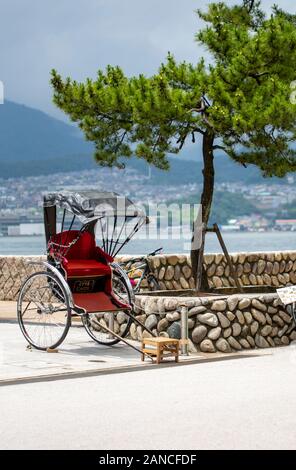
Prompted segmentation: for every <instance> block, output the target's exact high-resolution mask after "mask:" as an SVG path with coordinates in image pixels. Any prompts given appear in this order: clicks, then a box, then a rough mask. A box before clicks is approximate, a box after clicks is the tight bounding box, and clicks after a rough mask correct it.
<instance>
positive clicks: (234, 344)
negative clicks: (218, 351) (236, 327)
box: [227, 336, 242, 351]
mask: <svg viewBox="0 0 296 470" xmlns="http://www.w3.org/2000/svg"><path fill="white" fill-rule="evenodd" d="M227 341H228V343H229V344H230V346H231V347H232V348H233V349H236V350H237V351H240V350H241V349H242V347H241V345H240V344H239V342H238V341H237V340H236V339H235V338H234V337H233V336H229V338H228V340H227Z"/></svg>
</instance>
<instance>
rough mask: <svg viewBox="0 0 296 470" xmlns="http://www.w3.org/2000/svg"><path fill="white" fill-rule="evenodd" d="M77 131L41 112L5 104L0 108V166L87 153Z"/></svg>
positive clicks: (88, 150)
mask: <svg viewBox="0 0 296 470" xmlns="http://www.w3.org/2000/svg"><path fill="white" fill-rule="evenodd" d="M92 148H93V147H92V145H91V144H90V143H88V142H85V141H84V140H83V139H82V138H81V135H80V134H79V131H78V129H77V128H75V127H74V126H70V125H68V124H66V123H64V122H62V121H60V120H58V119H55V118H53V117H51V116H49V115H47V114H45V113H43V112H42V111H39V110H37V109H33V108H29V107H28V106H24V105H20V104H17V103H13V102H12V101H5V103H4V104H3V105H0V163H1V164H4V163H11V162H16V161H17V162H21V161H23V162H28V161H35V160H38V161H42V160H46V159H52V158H58V157H63V156H65V155H70V154H81V153H91V152H92Z"/></svg>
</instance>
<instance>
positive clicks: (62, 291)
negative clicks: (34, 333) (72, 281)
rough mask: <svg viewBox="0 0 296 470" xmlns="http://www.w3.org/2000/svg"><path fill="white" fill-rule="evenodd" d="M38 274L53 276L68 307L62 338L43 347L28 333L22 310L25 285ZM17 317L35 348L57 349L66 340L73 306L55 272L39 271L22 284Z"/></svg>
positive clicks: (24, 333) (27, 339)
mask: <svg viewBox="0 0 296 470" xmlns="http://www.w3.org/2000/svg"><path fill="white" fill-rule="evenodd" d="M37 276H46V277H47V278H51V279H52V280H53V281H54V282H56V284H57V285H58V288H59V289H60V291H61V293H62V294H63V295H64V299H65V304H66V309H67V316H66V322H65V328H64V331H63V333H62V335H61V336H60V338H59V339H58V340H57V341H56V342H54V343H53V344H48V345H46V346H44V347H41V346H40V345H38V344H36V343H34V341H33V340H32V339H31V338H30V336H29V335H28V333H27V330H26V327H25V325H24V322H23V316H22V310H21V302H22V296H23V294H24V290H25V287H26V285H27V283H28V282H29V281H30V280H31V279H33V278H34V277H37ZM17 319H18V324H19V327H20V329H21V332H22V334H23V335H24V337H25V339H26V341H27V342H28V343H29V344H30V345H31V346H33V347H34V348H35V349H38V350H40V351H46V350H47V349H56V348H57V347H58V346H59V345H60V344H61V343H62V342H63V341H64V339H65V338H66V336H67V334H68V331H69V328H70V326H71V307H70V304H69V299H68V297H67V293H66V291H65V289H64V286H63V285H62V283H61V282H60V280H59V279H58V278H57V277H56V276H55V275H54V274H53V273H51V272H49V271H39V272H36V273H33V274H31V275H30V276H29V277H28V278H27V279H26V280H25V282H24V283H23V284H22V286H21V288H20V292H19V296H18V300H17Z"/></svg>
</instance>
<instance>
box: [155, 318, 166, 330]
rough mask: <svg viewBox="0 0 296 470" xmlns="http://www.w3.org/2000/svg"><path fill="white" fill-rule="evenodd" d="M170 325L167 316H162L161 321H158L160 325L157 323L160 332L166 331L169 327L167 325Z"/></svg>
mask: <svg viewBox="0 0 296 470" xmlns="http://www.w3.org/2000/svg"><path fill="white" fill-rule="evenodd" d="M168 326H169V322H168V321H167V319H166V318H162V319H161V320H160V321H159V322H158V325H157V330H158V331H159V332H160V331H164V330H166V329H167V327H168Z"/></svg>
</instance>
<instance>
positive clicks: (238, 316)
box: [236, 310, 245, 325]
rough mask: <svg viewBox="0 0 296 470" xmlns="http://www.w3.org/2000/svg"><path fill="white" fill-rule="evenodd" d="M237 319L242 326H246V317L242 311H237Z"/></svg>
mask: <svg viewBox="0 0 296 470" xmlns="http://www.w3.org/2000/svg"><path fill="white" fill-rule="evenodd" d="M236 317H237V319H238V322H239V323H240V324H241V325H244V324H245V317H244V316H243V314H242V312H241V311H240V310H237V311H236Z"/></svg>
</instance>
